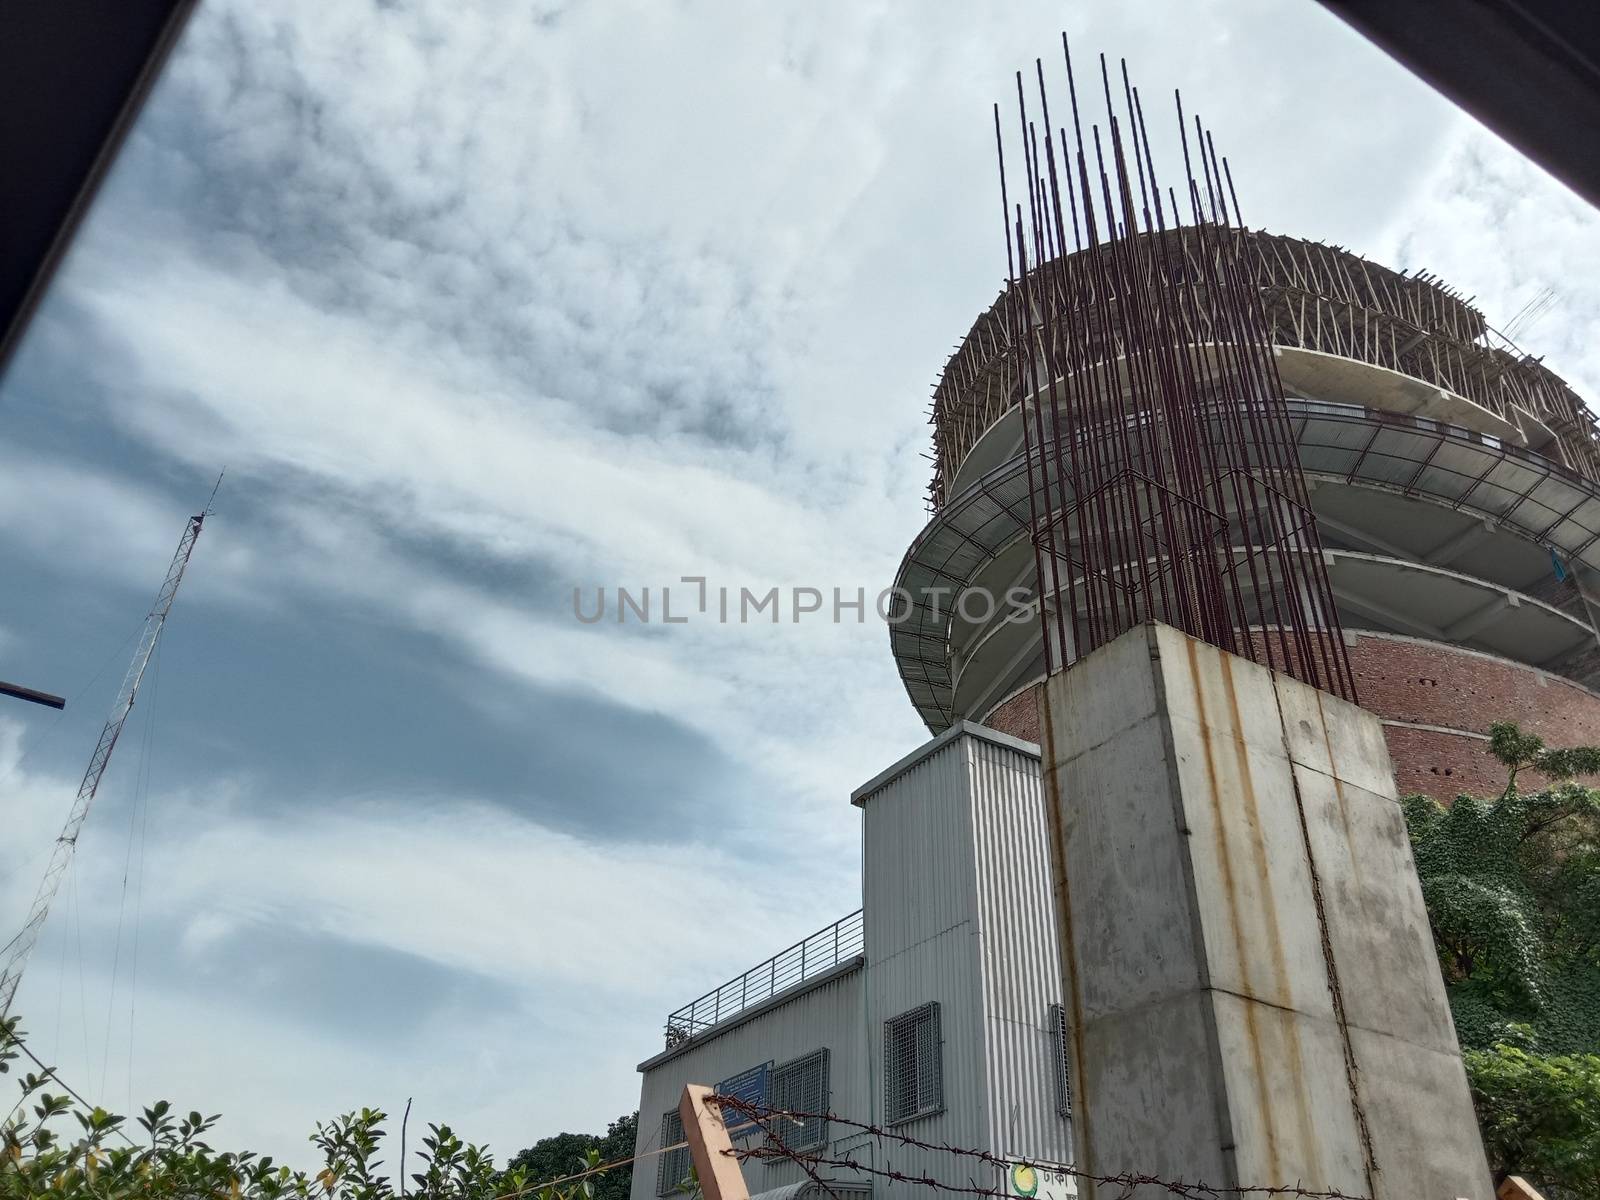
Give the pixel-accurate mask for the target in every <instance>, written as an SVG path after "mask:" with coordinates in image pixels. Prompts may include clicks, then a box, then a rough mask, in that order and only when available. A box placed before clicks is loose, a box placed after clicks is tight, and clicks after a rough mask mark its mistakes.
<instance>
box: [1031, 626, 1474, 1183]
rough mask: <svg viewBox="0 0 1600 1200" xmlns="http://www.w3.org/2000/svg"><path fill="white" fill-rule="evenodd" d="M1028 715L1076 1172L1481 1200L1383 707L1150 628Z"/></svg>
mask: <svg viewBox="0 0 1600 1200" xmlns="http://www.w3.org/2000/svg"><path fill="white" fill-rule="evenodd" d="M1040 708H1041V713H1040V718H1041V719H1040V729H1041V731H1042V735H1043V743H1044V747H1043V749H1044V761H1043V779H1044V788H1045V802H1046V808H1047V812H1048V813H1049V814H1050V819H1051V836H1052V840H1053V842H1054V848H1055V849H1054V852H1055V859H1056V872H1057V877H1056V881H1055V882H1056V899H1057V920H1058V922H1059V936H1060V942H1061V949H1062V974H1063V977H1064V979H1063V985H1064V992H1065V995H1066V997H1067V1012H1068V1019H1069V1021H1070V1023H1071V1034H1072V1038H1071V1042H1072V1045H1071V1060H1072V1064H1073V1070H1074V1076H1075V1077H1074V1081H1073V1084H1074V1088H1073V1090H1074V1096H1075V1112H1074V1119H1075V1141H1076V1144H1077V1147H1078V1151H1079V1153H1078V1162H1079V1165H1080V1167H1082V1168H1083V1169H1084V1170H1086V1171H1089V1172H1092V1173H1095V1174H1102V1175H1116V1174H1120V1173H1123V1172H1131V1173H1134V1174H1151V1175H1157V1176H1160V1177H1163V1178H1167V1179H1179V1178H1181V1179H1183V1180H1185V1181H1196V1180H1203V1181H1204V1182H1206V1183H1208V1184H1211V1185H1213V1186H1218V1187H1262V1186H1267V1187H1270V1186H1284V1185H1289V1186H1292V1185H1295V1184H1299V1185H1300V1186H1303V1187H1305V1188H1307V1189H1311V1190H1318V1191H1323V1190H1333V1191H1339V1192H1343V1193H1346V1194H1348V1195H1351V1196H1372V1197H1375V1198H1378V1200H1389V1198H1393V1200H1401V1198H1404V1200H1421V1198H1424V1197H1426V1198H1427V1200H1451V1198H1453V1197H1473V1198H1475V1200H1489V1197H1490V1196H1491V1195H1492V1194H1493V1187H1492V1185H1491V1183H1490V1179H1489V1172H1488V1168H1487V1165H1486V1163H1485V1161H1484V1154H1483V1146H1482V1143H1481V1141H1480V1140H1479V1135H1478V1129H1477V1124H1476V1121H1475V1119H1474V1116H1473V1110H1472V1103H1471V1098H1470V1096H1469V1094H1468V1090H1467V1081H1466V1073H1465V1071H1464V1070H1463V1067H1462V1063H1461V1053H1460V1049H1459V1047H1458V1046H1457V1043H1456V1036H1455V1027H1454V1024H1453V1023H1452V1021H1451V1018H1450V1010H1449V1008H1448V1006H1447V1005H1446V1002H1445V994H1444V983H1443V980H1442V979H1441V978H1440V974H1439V968H1438V964H1437V960H1436V958H1435V955H1434V950H1433V941H1432V937H1431V935H1430V933H1429V930H1428V921H1427V914H1426V912H1425V911H1424V909H1423V904H1422V892H1421V889H1420V887H1419V885H1418V883H1417V877H1416V869H1415V866H1414V865H1413V863H1412V859H1411V846H1410V842H1409V841H1408V840H1407V837H1406V831H1405V822H1404V820H1403V818H1402V815H1401V812H1400V806H1399V805H1398V803H1396V800H1395V791H1394V778H1393V773H1392V770H1391V767H1390V763H1389V755H1388V751H1387V749H1386V747H1385V745H1384V740H1383V730H1382V727H1381V726H1380V725H1379V723H1378V720H1377V718H1376V717H1374V716H1373V715H1372V714H1370V713H1368V712H1366V711H1365V710H1364V709H1361V708H1358V707H1356V706H1355V705H1353V704H1348V703H1346V702H1345V701H1342V700H1339V699H1337V698H1335V697H1333V696H1330V695H1328V694H1327V693H1325V692H1321V691H1318V690H1317V689H1315V688H1312V687H1309V686H1307V685H1306V684H1303V683H1300V682H1299V681H1297V680H1295V679H1292V678H1290V677H1289V676H1286V675H1282V674H1278V673H1276V672H1273V671H1269V670H1267V669H1266V668H1264V667H1261V666H1258V665H1257V664H1255V663H1252V662H1249V661H1248V660H1246V659H1242V658H1238V657H1236V656H1234V655H1231V654H1227V653H1225V652H1223V651H1221V650H1218V649H1216V648H1215V647H1213V646H1209V645H1207V644H1205V643H1203V642H1198V641H1195V640H1194V639H1192V638H1190V637H1188V636H1187V635H1186V634H1183V633H1181V632H1179V631H1178V630H1176V629H1172V628H1170V627H1168V626H1165V625H1158V624H1150V625H1144V626H1140V627H1138V628H1136V629H1133V630H1132V631H1130V632H1129V633H1127V634H1125V635H1123V636H1122V637H1121V638H1118V639H1117V640H1116V641H1114V642H1111V643H1110V644H1108V645H1106V646H1103V647H1101V648H1100V649H1099V650H1097V651H1095V652H1094V653H1093V654H1090V655H1089V656H1088V657H1087V658H1085V659H1084V660H1083V661H1081V662H1079V663H1077V664H1075V665H1074V666H1073V667H1072V668H1071V669H1069V670H1068V671H1066V672H1064V673H1061V674H1058V675H1055V676H1053V677H1051V679H1050V680H1049V681H1048V683H1047V685H1046V686H1045V687H1044V688H1042V689H1041V693H1040ZM1080 1188H1082V1189H1083V1190H1084V1192H1085V1194H1086V1195H1093V1194H1095V1191H1096V1189H1094V1188H1093V1187H1092V1186H1085V1185H1083V1184H1080ZM1098 1191H1099V1194H1100V1195H1102V1196H1108V1195H1117V1194H1119V1192H1120V1189H1116V1190H1112V1189H1109V1188H1105V1187H1102V1188H1100V1189H1098ZM1135 1194H1136V1195H1138V1196H1140V1197H1145V1196H1149V1197H1154V1196H1157V1195H1163V1194H1165V1193H1163V1192H1161V1190H1160V1189H1157V1188H1153V1187H1145V1188H1141V1189H1138V1190H1137V1191H1136V1192H1135Z"/></svg>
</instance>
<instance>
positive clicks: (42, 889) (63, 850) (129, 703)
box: [0, 475, 222, 1020]
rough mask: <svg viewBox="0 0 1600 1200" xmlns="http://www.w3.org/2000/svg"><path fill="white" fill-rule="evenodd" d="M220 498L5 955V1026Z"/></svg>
mask: <svg viewBox="0 0 1600 1200" xmlns="http://www.w3.org/2000/svg"><path fill="white" fill-rule="evenodd" d="M221 484H222V476H221V475H218V476H217V487H220V486H221ZM216 495H217V488H216V487H213V488H212V489H211V499H209V500H207V501H206V506H205V508H204V509H203V510H201V511H200V512H198V513H196V514H195V515H194V516H192V517H190V518H189V521H188V524H186V525H185V526H184V529H183V537H182V538H180V539H179V541H178V550H177V553H175V554H174V555H173V556H172V563H171V565H170V566H168V567H167V577H166V578H165V579H164V580H162V583H161V590H160V591H158V592H157V593H156V600H155V603H154V604H153V605H151V606H150V612H149V613H148V614H147V615H146V617H145V620H144V628H143V630H142V631H141V632H140V634H139V645H138V648H137V649H136V650H135V651H134V652H133V661H132V662H131V663H129V664H128V673H127V674H126V675H124V676H123V678H122V687H121V688H120V689H119V690H118V692H117V699H116V702H115V703H114V704H112V706H111V715H110V716H109V717H107V718H106V723H105V727H104V728H102V729H101V730H100V740H99V741H98V742H96V743H95V747H94V753H93V754H91V755H90V756H89V766H88V768H87V769H85V771H84V773H83V782H81V783H80V784H79V785H78V795H77V798H76V799H75V800H73V802H72V811H71V812H70V813H69V814H68V815H67V823H66V825H65V826H64V827H63V828H62V830H61V834H60V836H59V837H57V838H56V843H55V848H54V849H53V850H52V851H51V854H50V865H49V866H47V867H46V868H45V872H44V878H43V879H42V880H41V881H40V883H39V890H38V892H37V894H35V896H34V898H33V907H32V908H31V909H29V910H28V919H27V920H26V921H25V922H24V923H23V926H22V929H21V930H20V931H19V932H18V933H17V935H16V936H15V937H14V938H12V939H11V940H10V941H9V942H7V943H6V945H5V948H4V949H3V950H0V960H3V962H4V966H3V967H0V1020H4V1019H5V1018H6V1016H7V1015H8V1014H9V1013H10V1011H11V1001H12V1000H13V999H14V998H15V997H16V994H17V985H18V984H19V983H21V982H22V972H23V969H24V968H25V967H27V965H28V956H29V955H30V954H32V953H33V947H34V945H35V944H36V943H37V942H38V940H39V931H40V930H41V929H42V928H43V927H44V923H45V918H46V917H48V916H49V915H50V905H51V903H52V902H53V901H54V900H55V897H56V892H57V891H58V890H59V889H60V887H61V880H62V878H63V877H64V876H65V875H66V873H67V868H68V867H70V866H71V865H72V852H73V851H74V850H75V849H77V845H78V834H79V833H81V832H82V831H83V823H84V822H85V821H86V820H88V817H89V808H90V806H92V805H93V804H94V797H95V793H96V792H98V791H99V790H100V781H101V780H102V779H103V778H105V773H106V768H107V767H108V766H110V765H111V752H112V751H113V750H115V749H116V748H117V739H118V738H119V737H121V735H122V727H123V725H125V724H126V723H127V720H128V714H129V713H130V712H132V711H133V701H134V698H135V697H136V696H137V695H138V694H139V684H140V683H141V682H142V681H143V680H144V673H145V669H146V668H147V667H149V665H150V658H151V656H152V655H153V654H155V651H156V645H157V644H158V643H159V642H160V640H161V631H162V630H163V629H164V628H165V627H166V624H167V616H168V614H169V613H171V612H172V602H173V601H174V600H176V599H177V597H178V585H179V584H180V583H182V582H183V573H184V571H185V569H187V567H188V566H189V556H190V555H191V554H193V553H194V544H195V541H196V540H197V539H198V538H199V537H200V529H201V526H203V525H204V524H205V520H206V517H207V516H209V515H210V513H211V502H212V500H215V499H216Z"/></svg>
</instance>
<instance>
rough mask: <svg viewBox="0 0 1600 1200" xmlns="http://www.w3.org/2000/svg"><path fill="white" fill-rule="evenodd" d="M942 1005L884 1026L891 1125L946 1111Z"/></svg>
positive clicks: (886, 1109)
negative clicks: (942, 1060) (942, 1065)
mask: <svg viewBox="0 0 1600 1200" xmlns="http://www.w3.org/2000/svg"><path fill="white" fill-rule="evenodd" d="M941 1048H942V1043H941V1041H940V1038H939V1005H938V1004H937V1002H935V1003H930V1004H924V1005H923V1006H922V1007H921V1008H914V1009H912V1010H911V1011H910V1012H908V1013H901V1014H900V1015H899V1016H898V1017H892V1018H890V1019H889V1020H887V1021H885V1022H884V1023H883V1089H884V1090H883V1111H884V1119H885V1120H886V1121H887V1122H888V1123H889V1124H891V1125H894V1124H897V1123H899V1122H901V1121H909V1120H911V1119H912V1118H913V1117H925V1116H928V1115H929V1114H931V1113H936V1112H943V1111H944V1085H943V1080H942V1077H941V1064H940V1059H941V1053H940V1051H941Z"/></svg>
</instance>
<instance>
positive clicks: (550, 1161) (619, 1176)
mask: <svg viewBox="0 0 1600 1200" xmlns="http://www.w3.org/2000/svg"><path fill="white" fill-rule="evenodd" d="M638 1132H639V1114H638V1112H631V1113H629V1114H627V1115H626V1116H622V1117H618V1118H617V1119H616V1120H615V1121H612V1122H611V1124H610V1125H608V1126H607V1127H606V1131H605V1133H604V1134H603V1135H602V1134H593V1133H557V1134H553V1135H551V1136H550V1137H545V1138H540V1139H539V1140H538V1141H537V1142H535V1143H534V1144H533V1145H531V1146H529V1147H528V1148H527V1149H526V1150H523V1151H521V1152H520V1153H518V1154H515V1155H513V1156H512V1158H511V1161H510V1162H509V1163H508V1164H507V1168H508V1169H514V1170H521V1171H522V1172H523V1173H524V1174H525V1175H526V1176H527V1178H529V1179H531V1180H542V1179H558V1178H560V1177H561V1176H564V1175H569V1174H571V1173H572V1172H574V1171H575V1170H577V1169H578V1168H577V1167H575V1166H574V1164H575V1163H578V1162H581V1161H582V1160H583V1158H584V1156H585V1155H586V1154H588V1153H590V1152H591V1151H592V1152H594V1153H596V1154H597V1155H598V1156H599V1157H598V1160H597V1161H599V1162H618V1161H620V1160H622V1159H625V1158H632V1157H633V1147H634V1141H635V1139H636V1137H637V1135H638ZM632 1187H633V1167H632V1166H631V1165H629V1166H625V1167H618V1168H616V1169H614V1170H611V1171H607V1172H606V1173H605V1174H604V1175H602V1176H600V1177H599V1178H597V1179H596V1180H595V1185H594V1197H595V1200H628V1193H629V1192H630V1191H631V1189H632Z"/></svg>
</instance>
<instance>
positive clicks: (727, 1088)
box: [717, 1061, 772, 1137]
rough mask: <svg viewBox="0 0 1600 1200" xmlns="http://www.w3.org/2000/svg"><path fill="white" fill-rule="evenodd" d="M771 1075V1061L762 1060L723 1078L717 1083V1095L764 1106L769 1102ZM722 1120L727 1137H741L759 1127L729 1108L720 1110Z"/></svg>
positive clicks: (758, 1130) (754, 1131)
mask: <svg viewBox="0 0 1600 1200" xmlns="http://www.w3.org/2000/svg"><path fill="white" fill-rule="evenodd" d="M771 1075H772V1063H771V1062H770V1061H769V1062H764V1063H762V1064H761V1065H760V1066H759V1067H751V1068H750V1069H749V1070H748V1071H740V1072H739V1073H738V1074H737V1075H735V1076H733V1077H732V1078H731V1079H724V1080H723V1081H722V1082H721V1083H719V1084H717V1094H718V1095H719V1096H732V1097H734V1098H735V1099H737V1100H743V1101H744V1102H745V1103H746V1104H755V1105H761V1106H763V1107H764V1106H766V1105H767V1104H769V1103H771V1098H770V1095H769V1093H768V1081H769V1079H770V1078H771ZM722 1119H723V1122H724V1123H725V1124H726V1125H727V1126H728V1136H729V1137H743V1136H747V1135H749V1134H752V1133H759V1132H760V1130H761V1127H760V1126H759V1125H757V1124H756V1122H755V1121H754V1120H752V1119H751V1118H750V1117H747V1116H745V1115H744V1114H742V1113H737V1112H734V1111H733V1110H731V1109H723V1110H722Z"/></svg>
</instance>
